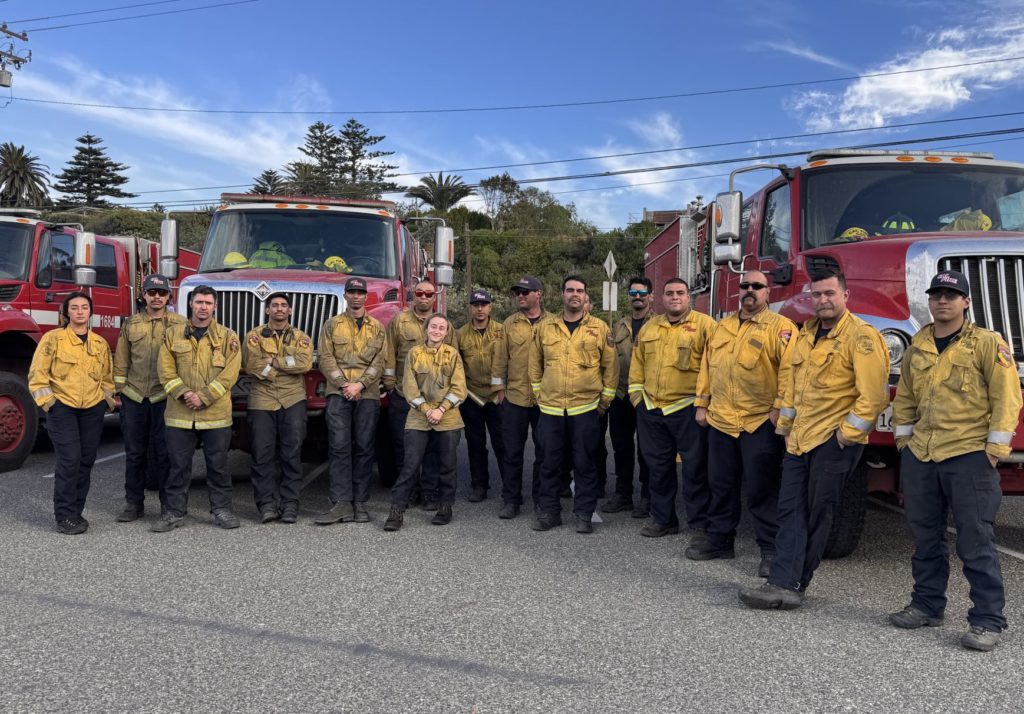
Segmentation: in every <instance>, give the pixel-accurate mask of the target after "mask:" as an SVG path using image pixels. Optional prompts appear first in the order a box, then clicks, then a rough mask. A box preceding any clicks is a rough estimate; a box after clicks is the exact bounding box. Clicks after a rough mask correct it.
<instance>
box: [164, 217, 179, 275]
mask: <svg viewBox="0 0 1024 714" xmlns="http://www.w3.org/2000/svg"><path fill="white" fill-rule="evenodd" d="M160 274H161V275H163V276H164V277H165V278H167V279H168V280H177V279H178V222H177V221H176V220H174V219H173V218H165V219H164V220H162V221H160Z"/></svg>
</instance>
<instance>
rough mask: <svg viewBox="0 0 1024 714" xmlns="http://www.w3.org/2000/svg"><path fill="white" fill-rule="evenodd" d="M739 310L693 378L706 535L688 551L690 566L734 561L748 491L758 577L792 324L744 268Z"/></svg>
mask: <svg viewBox="0 0 1024 714" xmlns="http://www.w3.org/2000/svg"><path fill="white" fill-rule="evenodd" d="M739 287H740V309H739V311H738V312H735V313H733V314H732V315H729V316H728V317H725V318H723V319H722V321H721V322H719V323H718V327H717V328H716V329H715V332H714V333H713V334H712V336H711V341H710V343H709V344H708V347H707V349H706V350H705V351H704V360H703V362H702V363H701V369H700V376H699V377H698V379H697V399H696V401H695V402H694V404H695V406H696V407H697V411H696V418H697V423H698V424H701V425H710V427H711V428H710V429H709V430H708V484H709V486H710V488H711V507H710V509H709V511H708V537H707V540H706V541H704V542H703V543H698V544H695V545H692V546H690V547H689V548H687V549H686V557H687V558H690V559H691V560H711V559H713V558H732V557H734V549H733V543H734V541H735V539H736V526H737V525H739V522H740V514H741V511H742V507H741V505H740V493H741V491H742V490H743V489H746V491H747V506H748V507H749V509H750V515H751V518H752V520H753V522H754V540H755V541H756V542H757V545H758V547H759V548H760V550H761V562H760V564H759V565H758V569H757V574H758V576H759V577H762V578H767V577H768V572H769V567H770V566H771V561H772V557H773V556H774V554H775V533H776V531H777V530H778V521H777V520H776V508H777V506H778V502H779V481H780V478H781V474H782V453H783V450H784V447H785V444H784V442H783V440H782V437H780V436H779V435H778V434H776V433H775V424H776V422H778V419H779V408H780V407H781V406H782V396H783V390H784V386H785V384H786V380H787V378H788V376H789V364H788V363H787V361H786V356H787V355H788V354H789V351H790V345H791V344H792V337H793V334H794V333H795V332H796V326H795V325H794V324H793V321H792V320H790V319H789V318H787V317H783V316H782V315H780V314H778V313H776V312H772V311H771V310H769V309H768V278H767V276H766V275H765V274H764V273H762V272H761V271H760V270H749V271H747V272H746V273H744V274H743V276H742V277H741V278H740V284H739Z"/></svg>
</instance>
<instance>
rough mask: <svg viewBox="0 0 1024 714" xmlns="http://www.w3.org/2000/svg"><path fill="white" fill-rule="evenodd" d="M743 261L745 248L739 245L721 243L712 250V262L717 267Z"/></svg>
mask: <svg viewBox="0 0 1024 714" xmlns="http://www.w3.org/2000/svg"><path fill="white" fill-rule="evenodd" d="M742 260H743V246H742V245H740V244H739V243H719V244H717V245H715V246H714V247H713V248H712V249H711V262H712V263H714V264H715V265H729V264H730V263H739V262H741V261H742Z"/></svg>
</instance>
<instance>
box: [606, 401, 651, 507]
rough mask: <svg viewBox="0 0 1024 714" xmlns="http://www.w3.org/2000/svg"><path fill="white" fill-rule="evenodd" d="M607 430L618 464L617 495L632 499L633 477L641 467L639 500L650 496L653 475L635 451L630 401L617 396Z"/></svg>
mask: <svg viewBox="0 0 1024 714" xmlns="http://www.w3.org/2000/svg"><path fill="white" fill-rule="evenodd" d="M608 431H609V432H610V433H611V437H612V452H613V459H614V461H615V493H617V494H618V495H620V496H622V497H624V498H628V499H630V500H632V499H633V474H634V473H635V471H636V466H637V464H638V463H639V466H640V498H643V499H649V498H650V497H651V494H650V490H649V489H648V486H647V484H648V481H649V480H650V472H649V470H648V468H647V461H645V460H644V455H643V454H639V457H638V455H637V450H636V444H635V440H636V407H634V406H633V405H632V404H631V403H630V401H629V400H628V399H622V398H620V397H615V399H613V400H612V405H611V406H610V407H609V408H608Z"/></svg>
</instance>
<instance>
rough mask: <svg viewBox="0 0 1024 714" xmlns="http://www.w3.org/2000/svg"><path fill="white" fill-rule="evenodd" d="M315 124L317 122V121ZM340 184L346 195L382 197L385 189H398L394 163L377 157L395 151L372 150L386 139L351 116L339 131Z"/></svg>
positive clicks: (339, 187)
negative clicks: (371, 131)
mask: <svg viewBox="0 0 1024 714" xmlns="http://www.w3.org/2000/svg"><path fill="white" fill-rule="evenodd" d="M314 126H315V125H314ZM338 140H339V144H338V179H337V180H338V185H337V193H338V194H339V195H341V196H344V197H346V198H380V196H381V194H382V193H390V192H397V191H398V190H399V187H398V186H397V184H395V183H394V182H392V181H389V179H391V178H392V177H394V175H395V173H394V169H396V168H398V167H397V166H393V165H391V164H387V163H384V162H380V161H376V159H381V158H384V157H385V156H391V155H392V154H394V153H395V152H394V151H373V150H371V147H373V146H376V145H377V144H379V143H380V142H381V141H383V140H384V137H383V136H373V135H372V134H370V130H369V129H367V128H366V127H365V126H363V125H362V124H360V123H359V122H358V121H356V120H355V119H349V120H348V121H347V122H345V126H343V127H342V128H341V130H340V131H339V132H338Z"/></svg>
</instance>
